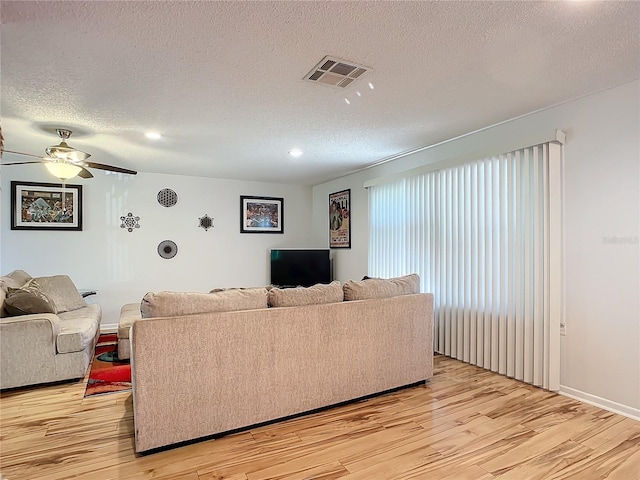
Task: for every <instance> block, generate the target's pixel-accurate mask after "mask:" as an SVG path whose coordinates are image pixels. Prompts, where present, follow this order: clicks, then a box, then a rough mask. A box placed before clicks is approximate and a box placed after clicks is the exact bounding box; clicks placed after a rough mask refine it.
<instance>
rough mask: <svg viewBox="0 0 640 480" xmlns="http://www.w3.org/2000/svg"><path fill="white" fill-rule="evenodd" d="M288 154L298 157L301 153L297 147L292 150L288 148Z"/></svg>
mask: <svg viewBox="0 0 640 480" xmlns="http://www.w3.org/2000/svg"><path fill="white" fill-rule="evenodd" d="M289 155H291V156H292V157H294V158H298V157H299V156H300V155H302V150H300V149H299V148H294V149H292V150H289Z"/></svg>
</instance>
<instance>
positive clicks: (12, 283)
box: [0, 270, 31, 317]
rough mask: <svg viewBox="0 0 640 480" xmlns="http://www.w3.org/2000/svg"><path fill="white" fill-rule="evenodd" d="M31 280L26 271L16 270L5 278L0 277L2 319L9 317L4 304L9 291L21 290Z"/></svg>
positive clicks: (0, 312) (0, 310)
mask: <svg viewBox="0 0 640 480" xmlns="http://www.w3.org/2000/svg"><path fill="white" fill-rule="evenodd" d="M29 280H31V275H29V274H28V273H27V272H25V271H24V270H14V271H13V272H11V273H9V274H7V275H5V276H4V277H0V317H7V316H9V313H8V312H7V310H6V309H5V304H4V301H5V299H6V298H7V293H8V291H9V289H10V288H20V287H22V286H24V285H26V284H27V283H28V282H29Z"/></svg>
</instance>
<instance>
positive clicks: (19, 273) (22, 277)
mask: <svg viewBox="0 0 640 480" xmlns="http://www.w3.org/2000/svg"><path fill="white" fill-rule="evenodd" d="M3 278H5V279H11V281H12V282H13V283H14V284H16V285H17V287H15V288H22V287H23V286H24V285H26V284H27V283H29V281H30V280H32V279H33V277H32V276H31V275H29V274H28V273H27V272H25V271H24V270H14V271H13V272H11V273H10V274H8V275H7V276H6V277H3ZM7 286H8V287H13V285H9V284H7Z"/></svg>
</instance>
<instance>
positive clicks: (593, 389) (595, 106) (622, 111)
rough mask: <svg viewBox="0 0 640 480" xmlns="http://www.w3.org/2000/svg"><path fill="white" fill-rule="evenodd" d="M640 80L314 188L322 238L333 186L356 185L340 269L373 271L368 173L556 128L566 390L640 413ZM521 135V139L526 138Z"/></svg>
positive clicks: (494, 148)
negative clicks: (560, 135)
mask: <svg viewBox="0 0 640 480" xmlns="http://www.w3.org/2000/svg"><path fill="white" fill-rule="evenodd" d="M639 92H640V82H637V81H636V82H633V83H630V84H626V85H623V86H620V87H617V88H614V89H611V90H608V91H605V92H601V93H598V94H595V95H591V96H589V97H585V98H582V99H578V100H574V101H571V102H568V103H565V104H563V105H559V106H556V107H553V108H550V109H547V110H544V111H541V112H537V113H533V114H531V115H528V116H525V117H522V118H519V119H516V120H513V121H510V122H506V123H504V124H502V125H498V126H495V127H491V128H488V129H485V130H483V131H480V132H477V133H474V134H471V135H468V136H466V137H463V138H459V139H456V140H453V141H451V142H448V143H445V144H442V145H438V146H435V147H433V148H429V149H426V150H423V151H422V152H418V153H415V154H412V155H409V156H406V157H403V158H401V159H398V160H395V161H393V162H389V163H386V164H384V165H380V166H378V167H374V168H371V169H368V170H365V171H362V172H358V173H356V174H353V175H350V176H347V177H344V178H340V179H337V180H334V181H331V182H328V183H325V184H322V185H317V186H316V187H314V189H313V219H314V222H313V226H314V239H315V244H316V245H317V246H320V247H326V245H327V224H328V206H327V196H328V194H329V193H331V192H334V191H338V190H342V189H345V188H351V191H352V197H353V199H352V204H353V205H352V209H351V219H352V222H353V231H352V248H351V250H350V251H339V252H334V253H335V266H336V278H337V279H339V280H342V281H344V280H347V279H349V278H357V279H359V278H360V277H362V275H364V274H366V273H367V254H368V252H367V249H368V197H367V192H366V190H365V189H364V188H363V183H364V182H365V181H366V180H371V179H374V178H379V177H384V176H386V175H390V174H393V173H397V172H401V171H404V170H408V169H411V168H415V167H418V166H421V165H426V164H430V163H438V162H444V161H446V160H447V159H450V158H456V157H460V156H466V155H468V154H469V153H471V152H479V153H480V152H481V153H482V155H478V157H481V156H484V155H485V154H487V153H489V152H492V153H501V152H506V151H509V150H510V149H513V148H515V147H517V146H526V145H529V143H528V140H529V139H530V138H532V137H539V136H540V135H541V134H543V135H546V136H548V137H549V138H551V135H552V133H553V132H554V131H555V129H557V128H559V129H562V130H564V132H565V133H567V143H566V146H565V229H566V230H565V233H566V235H565V245H566V255H565V260H566V297H565V303H566V318H567V336H566V337H562V341H561V384H562V391H563V392H565V393H568V394H570V395H573V396H575V397H578V398H581V399H583V400H586V401H591V402H593V403H597V404H599V405H602V406H605V407H606V408H610V409H613V410H618V411H621V412H623V413H626V414H629V415H632V416H636V417H640V353H639V352H640V305H639V296H640V295H639V293H640V268H639V265H640V255H639V245H638V236H639V230H640V183H639V180H640V95H639ZM519 142H520V143H519Z"/></svg>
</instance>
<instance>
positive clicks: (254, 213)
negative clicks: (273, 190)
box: [240, 195, 284, 233]
mask: <svg viewBox="0 0 640 480" xmlns="http://www.w3.org/2000/svg"><path fill="white" fill-rule="evenodd" d="M240 233H284V198H275V197H251V196H248V195H241V196H240Z"/></svg>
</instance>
